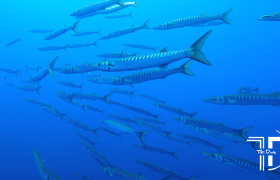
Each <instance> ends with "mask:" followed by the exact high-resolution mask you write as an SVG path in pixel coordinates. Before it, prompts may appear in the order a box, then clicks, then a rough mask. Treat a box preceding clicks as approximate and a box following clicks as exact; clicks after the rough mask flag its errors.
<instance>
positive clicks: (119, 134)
mask: <svg viewBox="0 0 280 180" xmlns="http://www.w3.org/2000/svg"><path fill="white" fill-rule="evenodd" d="M100 128H101V129H102V130H104V131H105V132H107V133H109V134H112V135H114V136H118V137H119V138H120V139H121V138H122V133H116V132H114V131H111V130H110V129H107V128H105V127H102V126H100Z"/></svg>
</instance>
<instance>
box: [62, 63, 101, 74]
mask: <svg viewBox="0 0 280 180" xmlns="http://www.w3.org/2000/svg"><path fill="white" fill-rule="evenodd" d="M97 65H98V63H85V64H81V65H77V66H70V67H66V68H65V69H62V70H61V71H60V73H64V74H76V73H82V74H83V73H85V72H91V71H97V70H98V68H97Z"/></svg>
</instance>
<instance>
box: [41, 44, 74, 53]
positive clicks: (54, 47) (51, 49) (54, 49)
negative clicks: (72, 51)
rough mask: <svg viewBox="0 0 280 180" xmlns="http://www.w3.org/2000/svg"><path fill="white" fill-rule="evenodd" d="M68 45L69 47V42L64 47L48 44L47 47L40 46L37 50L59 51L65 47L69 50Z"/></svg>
mask: <svg viewBox="0 0 280 180" xmlns="http://www.w3.org/2000/svg"><path fill="white" fill-rule="evenodd" d="M68 47H69V44H67V45H66V46H64V47H61V46H47V47H42V48H39V49H37V50H38V51H57V50H61V49H64V50H65V51H68Z"/></svg>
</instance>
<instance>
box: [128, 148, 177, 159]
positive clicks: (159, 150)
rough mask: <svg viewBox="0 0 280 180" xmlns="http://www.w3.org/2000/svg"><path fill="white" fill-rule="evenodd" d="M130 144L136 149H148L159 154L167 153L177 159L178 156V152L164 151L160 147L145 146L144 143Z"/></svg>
mask: <svg viewBox="0 0 280 180" xmlns="http://www.w3.org/2000/svg"><path fill="white" fill-rule="evenodd" d="M132 145H133V146H134V147H136V148H138V149H142V150H146V151H150V152H155V153H159V154H169V155H171V156H172V157H174V158H175V159H177V160H178V156H177V154H178V152H169V151H166V150H165V149H160V148H156V147H152V146H146V145H135V144H132Z"/></svg>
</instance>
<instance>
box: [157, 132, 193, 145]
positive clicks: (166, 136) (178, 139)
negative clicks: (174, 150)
mask: <svg viewBox="0 0 280 180" xmlns="http://www.w3.org/2000/svg"><path fill="white" fill-rule="evenodd" d="M158 134H159V135H160V136H161V137H164V138H165V139H169V140H171V141H176V142H179V143H183V144H187V145H188V146H190V147H191V143H190V142H187V141H184V140H183V139H181V138H178V137H173V136H170V135H167V134H163V133H158Z"/></svg>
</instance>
